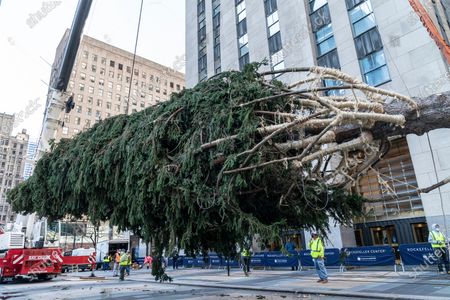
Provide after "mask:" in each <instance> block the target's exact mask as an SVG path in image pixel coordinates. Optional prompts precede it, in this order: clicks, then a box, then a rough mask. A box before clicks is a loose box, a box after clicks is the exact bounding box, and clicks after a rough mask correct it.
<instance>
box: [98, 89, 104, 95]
mask: <svg viewBox="0 0 450 300" xmlns="http://www.w3.org/2000/svg"><path fill="white" fill-rule="evenodd" d="M98 95H99V96H100V97H103V90H102V89H98Z"/></svg>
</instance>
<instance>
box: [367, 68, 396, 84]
mask: <svg viewBox="0 0 450 300" xmlns="http://www.w3.org/2000/svg"><path fill="white" fill-rule="evenodd" d="M364 78H365V81H366V83H367V84H369V85H373V86H377V85H380V84H383V83H386V82H387V81H389V80H390V79H391V78H390V76H389V70H388V68H387V66H383V67H381V68H379V69H376V70H373V71H372V72H369V73H367V74H365V75H364Z"/></svg>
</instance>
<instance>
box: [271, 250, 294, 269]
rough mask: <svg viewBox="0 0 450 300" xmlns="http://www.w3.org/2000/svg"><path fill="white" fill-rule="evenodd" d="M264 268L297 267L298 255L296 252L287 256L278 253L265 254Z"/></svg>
mask: <svg viewBox="0 0 450 300" xmlns="http://www.w3.org/2000/svg"><path fill="white" fill-rule="evenodd" d="M265 266H266V267H272V268H277V267H295V266H298V253H297V252H296V251H293V252H290V253H289V254H283V253H282V252H279V251H272V252H266V253H265Z"/></svg>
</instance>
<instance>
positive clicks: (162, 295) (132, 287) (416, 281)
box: [0, 269, 450, 300]
mask: <svg viewBox="0 0 450 300" xmlns="http://www.w3.org/2000/svg"><path fill="white" fill-rule="evenodd" d="M167 273H168V275H169V276H172V277H173V279H174V281H173V282H172V283H171V284H167V283H164V284H161V283H158V282H155V281H154V279H153V278H152V276H151V275H150V270H147V269H143V270H139V271H132V273H131V275H130V276H129V277H126V280H125V281H124V282H119V280H118V279H117V277H112V272H111V271H107V272H103V271H97V272H96V275H97V276H99V277H98V278H97V279H95V280H90V279H87V277H88V276H89V273H88V272H80V273H69V274H63V275H62V276H60V277H58V278H56V279H54V280H52V281H49V282H34V283H13V284H3V285H0V300H1V299H39V300H43V299H83V298H85V299H202V300H204V299H336V300H341V299H349V298H352V299H427V300H433V299H450V276H448V275H438V274H437V273H436V272H431V271H430V272H422V273H420V274H414V273H413V272H411V271H409V272H408V271H407V272H404V273H403V272H399V273H395V272H393V271H390V270H384V271H383V270H378V271H375V270H373V269H372V270H361V269H358V270H351V271H347V272H344V273H341V272H339V270H336V269H334V270H329V276H330V277H329V283H328V284H321V283H317V282H316V281H317V276H316V275H315V272H314V270H303V271H290V270H286V269H284V270H253V271H252V272H251V273H250V276H249V277H245V276H244V273H243V272H242V271H241V270H239V269H232V271H231V274H230V275H231V276H229V277H228V276H227V273H226V270H223V269H220V270H219V269H179V270H167Z"/></svg>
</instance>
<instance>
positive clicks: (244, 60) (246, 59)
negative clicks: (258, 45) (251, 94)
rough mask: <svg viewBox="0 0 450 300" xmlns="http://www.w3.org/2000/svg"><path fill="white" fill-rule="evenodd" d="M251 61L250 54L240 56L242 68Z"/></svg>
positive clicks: (240, 66)
mask: <svg viewBox="0 0 450 300" xmlns="http://www.w3.org/2000/svg"><path fill="white" fill-rule="evenodd" d="M249 62H250V56H249V54H248V53H247V54H245V55H244V56H242V57H240V58H239V68H240V69H241V70H242V69H243V68H244V66H245V65H246V64H248V63H249Z"/></svg>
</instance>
